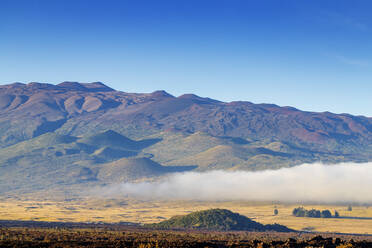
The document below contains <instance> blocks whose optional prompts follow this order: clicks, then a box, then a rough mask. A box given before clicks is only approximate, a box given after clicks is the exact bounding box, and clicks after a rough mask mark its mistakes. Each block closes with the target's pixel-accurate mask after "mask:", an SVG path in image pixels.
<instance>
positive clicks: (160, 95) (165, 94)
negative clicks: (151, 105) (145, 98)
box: [151, 90, 174, 98]
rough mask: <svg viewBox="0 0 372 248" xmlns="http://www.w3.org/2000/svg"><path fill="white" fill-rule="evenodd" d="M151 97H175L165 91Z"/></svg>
mask: <svg viewBox="0 0 372 248" xmlns="http://www.w3.org/2000/svg"><path fill="white" fill-rule="evenodd" d="M151 96H153V97H172V98H173V97H174V96H172V95H171V94H169V93H168V92H166V91H165V90H157V91H154V92H152V93H151Z"/></svg>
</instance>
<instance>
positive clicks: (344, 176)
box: [96, 163, 372, 203]
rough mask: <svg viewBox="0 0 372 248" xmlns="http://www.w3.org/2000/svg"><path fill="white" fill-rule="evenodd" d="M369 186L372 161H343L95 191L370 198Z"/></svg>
mask: <svg viewBox="0 0 372 248" xmlns="http://www.w3.org/2000/svg"><path fill="white" fill-rule="evenodd" d="M371 188H372V163H365V164H353V163H343V164H339V165H323V164H304V165H301V166H296V167H292V168H284V169H280V170H267V171H260V172H248V171H235V172H227V171H211V172H204V173H197V172H187V173H182V174H171V175H170V176H169V177H166V178H163V179H162V180H160V181H156V182H141V183H123V184H119V185H111V186H108V187H105V188H103V189H101V190H99V192H100V193H101V194H103V195H108V196H115V195H126V196H134V197H139V198H142V199H188V200H259V201H284V202H285V201H287V202H307V201H309V202H312V201H317V202H326V203H331V202H332V203H333V202H338V203H340V202H360V203H372V194H371ZM96 193H97V192H96Z"/></svg>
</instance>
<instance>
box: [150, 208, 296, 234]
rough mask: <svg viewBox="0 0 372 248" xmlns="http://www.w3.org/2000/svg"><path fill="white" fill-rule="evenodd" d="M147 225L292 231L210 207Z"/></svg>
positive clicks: (166, 227)
mask: <svg viewBox="0 0 372 248" xmlns="http://www.w3.org/2000/svg"><path fill="white" fill-rule="evenodd" d="M148 226H149V227H153V228H160V229H203V230H213V231H262V232H263V231H277V232H291V231H294V230H291V229H289V228H287V227H285V226H282V225H278V224H274V225H263V224H260V223H258V222H255V221H253V220H251V219H249V218H248V217H245V216H243V215H240V214H238V213H233V212H231V211H230V210H227V209H210V210H203V211H198V212H193V213H190V214H188V215H184V216H174V217H172V218H170V219H169V220H165V221H162V222H160V223H156V224H150V225H148Z"/></svg>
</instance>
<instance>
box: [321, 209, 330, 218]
mask: <svg viewBox="0 0 372 248" xmlns="http://www.w3.org/2000/svg"><path fill="white" fill-rule="evenodd" d="M321 216H322V218H332V214H331V212H330V211H329V210H323V211H322V214H321Z"/></svg>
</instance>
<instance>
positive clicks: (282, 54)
mask: <svg viewBox="0 0 372 248" xmlns="http://www.w3.org/2000/svg"><path fill="white" fill-rule="evenodd" d="M371 13H372V1H370V0H333V1H331V0H311V1H310V0H293V1H289V0H224V1H221V0H169V1H166V0H148V1H142V0H130V1H129V0H127V1H126V0H120V1H113V0H100V1H94V0H59V1H57V0H45V1H41V0H40V1H37V0H24V1H21V0H1V1H0V83H1V84H5V83H11V82H15V81H19V82H25V83H26V82H31V81H38V82H49V83H59V82H62V81H68V80H70V81H80V82H91V81H102V82H104V83H106V84H107V85H109V86H111V87H113V88H115V89H118V90H122V91H127V92H152V91H154V90H158V89H164V90H166V91H168V92H169V93H171V94H173V95H175V96H178V95H180V94H183V93H195V94H198V95H201V96H208V97H211V98H215V99H219V100H223V101H233V100H247V101H252V102H255V103H262V102H266V103H276V104H278V105H291V106H294V107H297V108H300V109H303V110H311V111H326V110H329V111H332V112H336V113H342V112H348V113H352V114H363V115H367V116H372V15H371Z"/></svg>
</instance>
